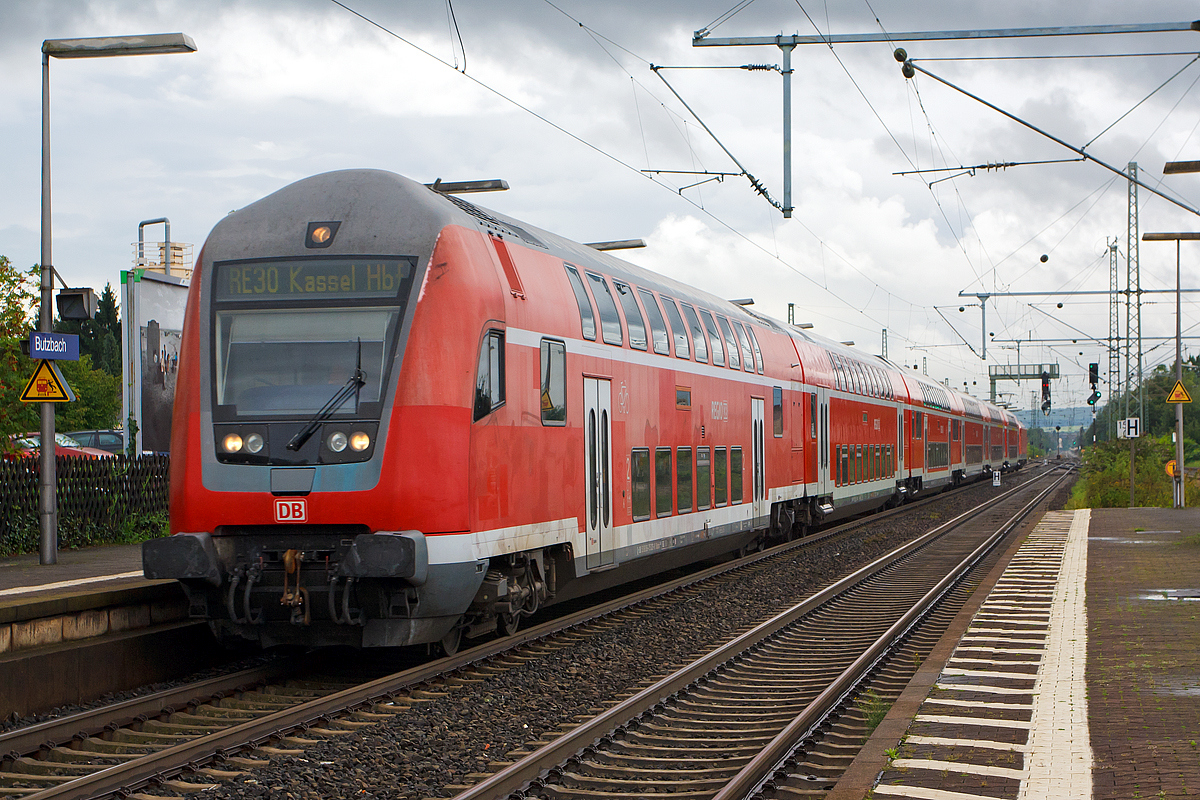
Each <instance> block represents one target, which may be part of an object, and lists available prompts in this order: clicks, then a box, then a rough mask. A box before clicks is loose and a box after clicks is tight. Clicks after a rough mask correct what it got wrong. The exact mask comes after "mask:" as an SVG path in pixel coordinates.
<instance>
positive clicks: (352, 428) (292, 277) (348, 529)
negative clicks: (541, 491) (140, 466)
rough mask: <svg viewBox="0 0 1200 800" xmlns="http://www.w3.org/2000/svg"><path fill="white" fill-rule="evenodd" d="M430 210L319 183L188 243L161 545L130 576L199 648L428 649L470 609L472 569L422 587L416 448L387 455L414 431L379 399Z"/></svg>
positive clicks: (409, 302)
mask: <svg viewBox="0 0 1200 800" xmlns="http://www.w3.org/2000/svg"><path fill="white" fill-rule="evenodd" d="M444 206H445V202H444V201H443V200H442V199H441V198H439V197H437V196H436V195H435V194H434V193H433V192H431V191H429V190H428V189H427V188H425V187H424V186H421V185H420V184H416V183H413V182H411V181H408V180H406V179H403V178H400V177H399V176H395V175H391V174H390V173H385V172H378V171H368V170H355V171H346V172H335V173H327V174H325V175H318V176H316V177H313V178H309V179H307V180H304V181H300V182H298V183H295V184H292V185H291V186H288V187H286V188H284V189H281V190H280V191H278V192H276V193H275V194H273V195H270V196H269V197H266V198H264V199H263V200H260V201H258V202H256V203H254V204H252V205H250V206H247V207H246V208H244V209H241V210H239V211H236V212H233V213H231V214H230V215H229V216H227V217H226V218H225V219H224V220H222V221H221V222H220V223H219V224H218V225H217V226H216V227H215V228H214V229H213V232H212V233H211V235H210V236H209V238H208V240H207V241H206V243H205V245H204V249H203V251H202V253H201V257H200V259H199V260H198V265H197V269H196V272H195V275H194V277H193V282H192V285H191V287H190V293H189V298H188V308H187V313H186V320H185V325H184V333H183V345H182V349H183V353H182V354H181V358H180V367H181V372H180V376H179V381H178V388H177V396H176V403H175V412H174V428H173V434H172V465H171V513H170V517H171V533H172V535H171V536H169V537H166V538H163V539H158V540H154V541H150V542H147V543H146V544H145V546H144V548H143V563H144V571H145V574H146V576H147V577H148V578H176V579H179V580H180V581H181V582H182V583H183V585H184V587H185V590H186V592H187V594H188V598H189V602H190V606H191V609H190V610H191V615H192V616H193V617H197V618H205V619H208V620H209V621H210V623H211V624H212V626H213V629H214V632H215V633H216V634H217V635H218V638H221V639H224V640H227V641H228V640H239V639H240V640H252V641H255V642H258V643H259V644H261V645H263V646H271V645H278V644H302V645H306V646H314V645H316V646H321V645H336V644H346V645H354V646H371V645H389V646H390V645H406V644H414V643H419V642H430V641H438V640H439V639H440V638H442V637H443V636H445V635H446V634H447V631H448V630H449V628H450V627H451V626H452V625H453V624H454V621H455V620H457V619H458V617H459V616H460V615H461V614H462V612H463V610H464V608H465V605H466V603H467V602H469V600H470V598H471V597H472V596H473V595H474V592H475V589H476V588H477V586H478V583H479V580H480V577H481V576H479V575H478V574H477V573H478V572H479V570H478V569H477V567H476V565H474V564H473V563H469V562H467V563H463V564H457V565H447V564H442V565H438V566H437V567H436V568H435V570H434V571H438V570H440V571H441V574H438V575H431V574H430V572H431V570H430V565H429V558H428V547H427V544H426V540H425V531H424V530H423V527H424V523H425V521H426V520H425V519H423V518H422V515H421V513H420V506H419V503H408V502H406V499H408V498H411V497H413V496H414V495H416V494H419V491H418V490H416V489H414V488H413V487H412V486H411V485H408V484H411V482H412V481H411V476H412V475H413V474H419V472H420V470H421V468H422V466H421V465H420V464H414V463H413V462H414V461H416V460H419V458H420V453H414V452H407V453H406V452H403V451H402V448H401V447H400V444H399V443H398V441H397V440H398V439H400V438H401V437H402V436H403V430H402V429H403V428H404V426H405V425H406V424H407V425H409V426H410V427H411V426H415V427H418V428H420V427H423V426H425V427H427V426H428V424H429V423H428V420H425V419H422V417H421V413H420V411H414V412H413V414H411V415H407V416H406V414H405V413H404V410H403V409H402V405H403V402H402V400H401V399H399V398H398V396H397V385H398V384H400V382H401V373H403V372H404V371H405V369H406V364H407V361H408V360H406V358H405V355H406V354H405V346H406V343H407V342H408V340H409V337H410V334H411V333H412V325H413V317H414V316H415V312H416V309H417V306H418V297H419V295H420V292H421V287H422V281H423V278H424V272H425V270H426V269H427V268H428V265H429V263H430V259H431V256H432V254H433V251H434V248H435V247H436V245H437V241H438V235H439V232H440V230H441V229H442V227H443V225H444V220H445V214H446V212H445V211H444ZM408 366H409V367H410V368H412V367H413V365H408ZM466 413H467V412H466V411H465V410H464V412H463V419H464V420H466V422H465V423H464V424H466V423H469V420H468V419H467V418H466V416H465V414H466ZM442 423H444V424H445V425H446V426H447V427H448V428H450V429H452V428H453V427H454V425H455V424H456V423H455V420H453V419H443V420H442ZM447 480H449V481H453V480H454V477H453V475H451V476H448V478H447ZM444 488H447V487H444ZM448 488H449V489H450V490H451V491H452V490H453V489H454V488H455V487H453V486H451V487H448ZM443 587H444V588H445V591H443ZM464 597H465V599H464ZM460 606H461V607H460Z"/></svg>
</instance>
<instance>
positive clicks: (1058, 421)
mask: <svg viewBox="0 0 1200 800" xmlns="http://www.w3.org/2000/svg"><path fill="white" fill-rule="evenodd" d="M1013 413H1015V414H1016V415H1017V419H1019V420H1020V421H1021V423H1022V424H1024V425H1025V426H1027V427H1030V428H1042V429H1044V430H1051V431H1052V430H1054V427H1055V426H1056V425H1057V426H1059V427H1060V428H1062V429H1063V430H1064V431H1065V430H1068V429H1074V430H1076V431H1078V430H1079V429H1080V428H1086V427H1088V426H1089V425H1091V424H1092V419H1093V417H1092V407H1091V406H1086V405H1085V406H1077V407H1074V408H1052V409H1050V416H1046V415H1045V414H1043V413H1042V412H1041V411H1037V412H1035V413H1033V414H1032V415H1031V414H1030V412H1029V409H1024V410H1021V411H1015V410H1014V411H1013Z"/></svg>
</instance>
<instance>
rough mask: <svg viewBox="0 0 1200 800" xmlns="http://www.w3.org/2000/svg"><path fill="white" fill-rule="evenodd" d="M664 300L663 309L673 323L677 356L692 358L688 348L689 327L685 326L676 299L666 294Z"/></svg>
mask: <svg viewBox="0 0 1200 800" xmlns="http://www.w3.org/2000/svg"><path fill="white" fill-rule="evenodd" d="M662 302H663V310H664V311H666V312H667V321H668V322H670V323H671V334H672V336H673V337H674V339H675V357H676V358H691V353H690V352H689V350H688V337H687V328H686V327H684V324H683V317H681V316H679V309H678V308H676V307H675V301H674V300H672V299H671V298H669V297H665V296H664V297H663V299H662Z"/></svg>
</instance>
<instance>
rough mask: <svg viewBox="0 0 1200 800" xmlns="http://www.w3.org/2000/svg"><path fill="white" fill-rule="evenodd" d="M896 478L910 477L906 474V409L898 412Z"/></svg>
mask: <svg viewBox="0 0 1200 800" xmlns="http://www.w3.org/2000/svg"><path fill="white" fill-rule="evenodd" d="M896 477H898V478H906V477H908V476H907V475H905V474H904V409H899V410H898V411H896Z"/></svg>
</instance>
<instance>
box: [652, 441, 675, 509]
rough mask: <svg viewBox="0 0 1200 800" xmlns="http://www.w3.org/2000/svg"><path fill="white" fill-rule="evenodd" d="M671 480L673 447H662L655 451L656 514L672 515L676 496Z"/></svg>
mask: <svg viewBox="0 0 1200 800" xmlns="http://www.w3.org/2000/svg"><path fill="white" fill-rule="evenodd" d="M674 488H675V487H674V484H673V483H672V482H671V448H669V447H660V448H658V449H657V450H655V451H654V514H655V516H659V517H669V516H671V500H672V498H673V496H674V494H675V493H674V492H673V491H672V489H674Z"/></svg>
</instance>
